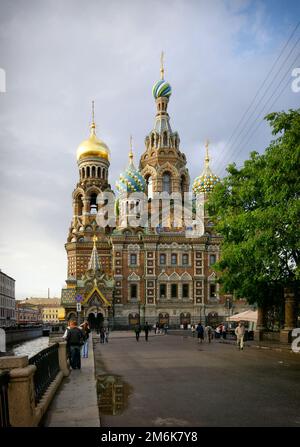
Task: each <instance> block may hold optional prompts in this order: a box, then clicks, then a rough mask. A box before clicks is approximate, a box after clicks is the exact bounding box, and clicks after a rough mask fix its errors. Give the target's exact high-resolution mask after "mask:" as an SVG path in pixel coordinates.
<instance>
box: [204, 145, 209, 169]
mask: <svg viewBox="0 0 300 447" xmlns="http://www.w3.org/2000/svg"><path fill="white" fill-rule="evenodd" d="M208 146H209V140H206V141H205V149H206V154H205V162H206V163H207V164H208V162H209V154H208Z"/></svg>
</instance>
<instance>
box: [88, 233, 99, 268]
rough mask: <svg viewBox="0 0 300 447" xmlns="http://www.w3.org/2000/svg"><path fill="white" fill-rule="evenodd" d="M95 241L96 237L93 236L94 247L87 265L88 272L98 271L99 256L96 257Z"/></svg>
mask: <svg viewBox="0 0 300 447" xmlns="http://www.w3.org/2000/svg"><path fill="white" fill-rule="evenodd" d="M97 240H98V238H97V236H96V235H94V237H93V242H94V245H93V250H92V254H91V258H90V260H89V265H88V270H94V272H96V271H98V270H100V261H99V256H98V252H97V247H96V242H97Z"/></svg>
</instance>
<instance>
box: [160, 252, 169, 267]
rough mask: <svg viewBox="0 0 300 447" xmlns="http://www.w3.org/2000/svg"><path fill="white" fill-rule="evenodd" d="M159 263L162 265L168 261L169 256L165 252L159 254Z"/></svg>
mask: <svg viewBox="0 0 300 447" xmlns="http://www.w3.org/2000/svg"><path fill="white" fill-rule="evenodd" d="M159 263H160V265H166V263H167V256H166V254H165V253H161V254H160V256H159Z"/></svg>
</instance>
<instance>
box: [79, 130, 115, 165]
mask: <svg viewBox="0 0 300 447" xmlns="http://www.w3.org/2000/svg"><path fill="white" fill-rule="evenodd" d="M86 157H100V158H104V159H105V160H109V159H110V151H109V148H108V146H107V145H106V144H105V143H104V141H102V140H100V139H99V138H98V137H97V135H96V125H95V123H94V122H92V124H91V134H90V137H89V138H88V139H87V140H84V141H83V142H82V143H81V144H80V145H79V146H78V149H77V161H81V160H82V159H83V158H86Z"/></svg>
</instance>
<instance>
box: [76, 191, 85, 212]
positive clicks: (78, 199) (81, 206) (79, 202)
mask: <svg viewBox="0 0 300 447" xmlns="http://www.w3.org/2000/svg"><path fill="white" fill-rule="evenodd" d="M76 205H77V215H78V216H82V208H83V202H82V195H79V196H78V197H77V199H76Z"/></svg>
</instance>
